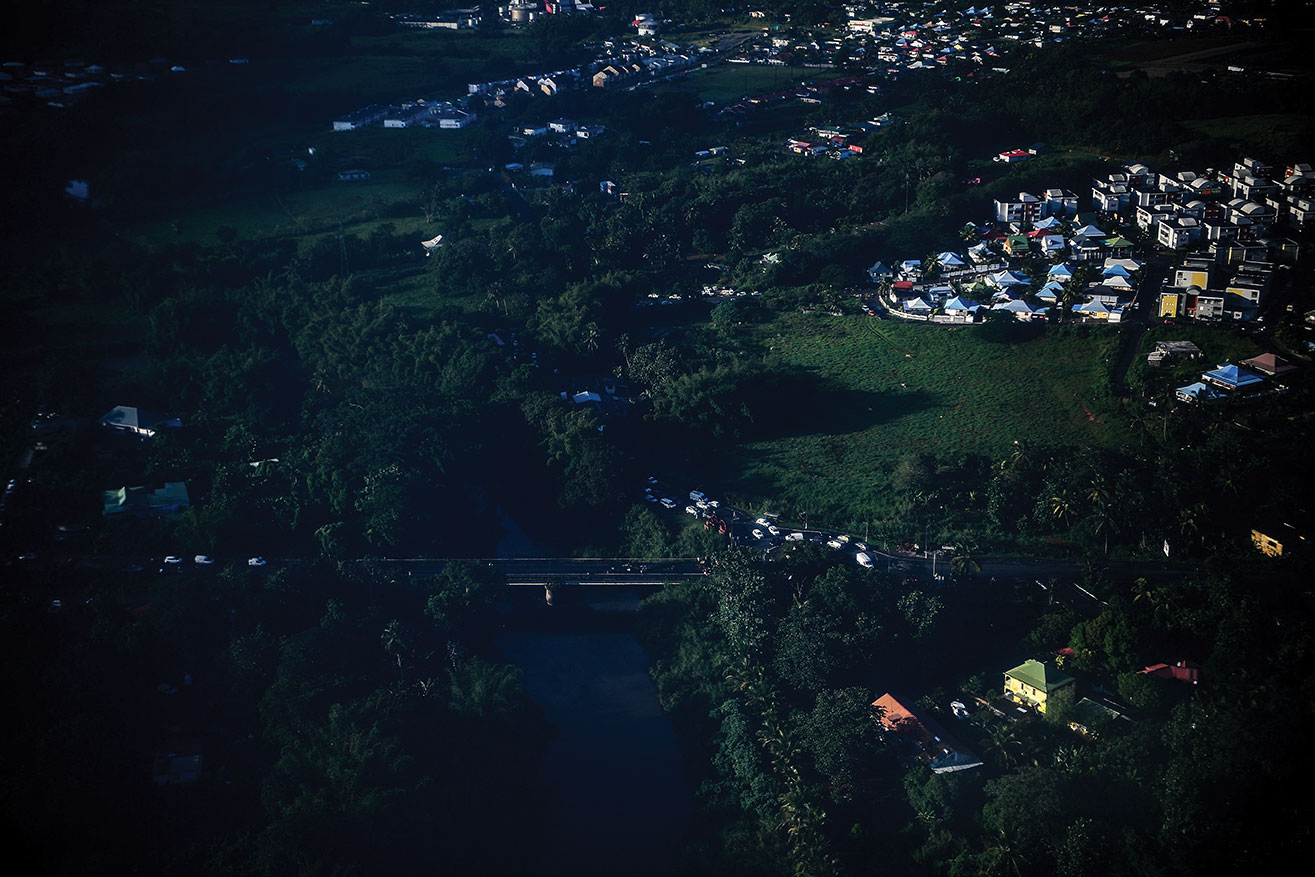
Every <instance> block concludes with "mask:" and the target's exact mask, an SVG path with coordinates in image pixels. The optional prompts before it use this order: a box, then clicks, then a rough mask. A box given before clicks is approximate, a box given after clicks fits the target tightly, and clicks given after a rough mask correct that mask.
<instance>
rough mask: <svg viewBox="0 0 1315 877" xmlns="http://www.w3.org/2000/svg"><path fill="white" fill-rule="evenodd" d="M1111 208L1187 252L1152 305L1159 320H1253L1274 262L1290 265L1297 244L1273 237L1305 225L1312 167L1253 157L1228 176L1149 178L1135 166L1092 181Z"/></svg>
mask: <svg viewBox="0 0 1315 877" xmlns="http://www.w3.org/2000/svg"><path fill="white" fill-rule="evenodd" d="M1095 182H1096V183H1097V184H1098V185H1097V187H1096V190H1095V191H1096V192H1097V193H1098V198H1100V197H1101V196H1103V197H1104V198H1105V199H1106V202H1107V204H1108V206H1109V208H1110V209H1111V210H1112V211H1122V212H1123V215H1125V216H1126V215H1127V214H1128V212H1129V211H1135V216H1136V221H1137V225H1138V227H1139V228H1141V229H1142V230H1143V231H1144V232H1145V233H1146V234H1147V235H1148V236H1153V237H1154V239H1155V241H1156V243H1157V244H1159V245H1160V246H1162V247H1165V248H1168V249H1175V250H1189V251H1190V252H1189V253H1187V254H1186V255H1185V256H1184V258H1183V260H1182V262H1181V263H1180V264H1179V265H1178V267H1177V269H1176V270H1175V272H1174V275H1173V282H1172V285H1167V286H1166V287H1165V289H1164V290H1163V291H1162V292H1161V293H1160V295H1159V299H1158V301H1157V302H1156V315H1157V316H1159V317H1162V318H1169V319H1174V318H1182V317H1186V318H1191V319H1196V320H1207V321H1209V320H1223V319H1231V320H1237V321H1248V320H1252V319H1255V318H1256V316H1257V313H1258V311H1259V310H1260V307H1261V304H1262V302H1263V300H1264V298H1265V296H1266V295H1267V294H1268V292H1269V290H1270V288H1271V286H1272V284H1273V280H1274V268H1275V265H1276V264H1283V263H1287V264H1291V263H1295V262H1296V260H1297V257H1298V255H1299V247H1298V245H1297V243H1296V242H1295V241H1293V240H1291V239H1289V238H1286V237H1282V236H1280V234H1279V232H1280V231H1281V230H1283V229H1286V230H1289V231H1292V232H1296V233H1300V232H1303V231H1305V230H1307V229H1309V228H1310V227H1311V216H1312V214H1311V210H1312V208H1313V207H1315V203H1313V202H1312V201H1311V200H1310V198H1312V197H1315V168H1313V167H1312V166H1311V165H1309V164H1291V165H1287V166H1286V167H1284V168H1282V169H1279V168H1276V167H1273V166H1270V165H1267V164H1265V163H1263V162H1260V161H1257V160H1256V159H1252V158H1244V159H1242V160H1241V161H1239V162H1237V163H1236V164H1235V165H1234V166H1233V168H1232V169H1231V171H1214V170H1207V171H1206V172H1205V173H1204V174H1197V173H1195V172H1191V171H1186V172H1182V173H1179V174H1176V175H1172V176H1171V175H1167V174H1158V175H1156V174H1152V173H1150V171H1149V170H1147V169H1146V168H1145V167H1144V166H1142V165H1130V166H1129V167H1128V169H1127V173H1124V174H1112V175H1110V178H1109V179H1106V180H1103V181H1095Z"/></svg>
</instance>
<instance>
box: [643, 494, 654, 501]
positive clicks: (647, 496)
mask: <svg viewBox="0 0 1315 877" xmlns="http://www.w3.org/2000/svg"><path fill="white" fill-rule="evenodd" d="M644 502H657V497H656V496H654V495H653V494H651V493H647V492H645V493H644Z"/></svg>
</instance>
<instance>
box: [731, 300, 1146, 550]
mask: <svg viewBox="0 0 1315 877" xmlns="http://www.w3.org/2000/svg"><path fill="white" fill-rule="evenodd" d="M1011 328H1012V327H1011ZM1020 328H1026V327H1020ZM1116 340H1117V339H1116V337H1115V335H1114V333H1113V332H1097V333H1091V334H1087V333H1085V332H1080V331H1076V330H1075V331H1062V330H1060V331H1057V330H1055V329H1053V328H1052V329H1049V330H1047V331H1046V332H1044V333H1036V334H1031V333H1029V337H1023V338H1019V339H1017V340H1012V341H1010V340H991V338H990V336H989V334H987V333H985V332H984V331H983V328H982V327H975V328H969V327H962V328H944V327H933V326H926V325H907V324H901V323H897V322H892V321H875V320H872V319H871V318H868V317H862V318H837V317H813V316H788V317H784V318H782V319H779V320H777V321H775V322H773V323H770V324H768V325H766V326H764V327H763V328H762V330H761V332H760V334H759V336H758V343H759V344H761V345H762V346H763V347H765V348H766V347H770V348H772V352H773V353H775V354H776V355H777V356H779V357H781V358H782V359H783V360H784V361H785V362H786V363H788V364H789V365H792V366H796V367H798V368H801V369H804V370H807V371H808V372H811V373H813V374H814V375H816V376H817V377H818V378H819V379H820V383H821V384H822V385H826V386H830V387H834V388H835V389H834V390H831V391H827V395H828V397H829V398H827V399H826V400H825V404H823V405H822V406H820V410H821V412H822V415H821V419H820V420H818V421H817V422H816V424H815V428H814V429H813V430H811V431H810V432H808V433H807V434H799V435H780V436H776V437H773V438H770V439H766V440H760V441H753V442H745V443H741V444H737V445H733V446H730V447H727V448H724V449H723V450H722V453H716V454H714V455H712V456H710V457H708V458H707V459H708V473H707V474H708V478H709V479H710V482H711V481H712V480H717V479H721V480H723V483H725V485H726V487H728V488H730V489H733V490H736V491H740V492H742V493H744V494H747V495H749V496H752V497H754V498H757V499H760V500H762V501H765V502H769V503H771V502H775V503H776V505H775V506H774V507H775V508H776V509H777V510H779V511H781V512H782V513H786V514H802V513H804V512H809V513H811V516H812V518H813V520H817V521H827V522H830V523H834V524H837V525H841V524H846V523H848V522H858V521H863V520H868V519H870V518H871V516H872V512H873V510H874V508H875V507H877V506H879V505H881V504H882V503H883V502H884V501H885V500H886V499H888V497H889V493H890V476H891V472H892V470H894V468H895V466H896V465H897V463H898V462H899V461H900V460H901V459H902V458H904V457H906V456H908V455H910V454H923V453H926V454H931V455H933V456H935V457H937V458H938V459H954V458H956V457H962V456H966V455H971V454H982V455H986V456H987V457H989V458H992V459H999V458H1000V457H1002V456H1003V455H1004V454H1005V453H1006V452H1007V449H1008V448H1010V447H1011V445H1012V444H1013V443H1014V442H1015V441H1024V442H1027V443H1029V444H1033V445H1035V444H1046V445H1095V446H1104V447H1112V446H1116V445H1118V444H1119V443H1120V442H1121V441H1122V440H1123V439H1124V438H1125V436H1126V430H1125V425H1124V423H1123V422H1122V420H1121V419H1120V416H1119V415H1118V414H1117V412H1116V411H1115V410H1114V408H1113V407H1112V405H1111V403H1110V400H1109V398H1108V392H1107V381H1106V375H1107V363H1108V362H1109V361H1110V358H1111V357H1112V356H1113V354H1114V351H1115V347H1116ZM794 401H796V400H791V399H782V400H781V404H782V405H789V404H792V403H793V402H794Z"/></svg>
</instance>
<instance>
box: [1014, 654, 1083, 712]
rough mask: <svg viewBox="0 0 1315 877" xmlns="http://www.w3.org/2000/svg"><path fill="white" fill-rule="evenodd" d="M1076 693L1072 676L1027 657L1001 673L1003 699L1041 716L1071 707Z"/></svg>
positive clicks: (1075, 682)
mask: <svg viewBox="0 0 1315 877" xmlns="http://www.w3.org/2000/svg"><path fill="white" fill-rule="evenodd" d="M1076 690H1077V680H1076V679H1074V678H1073V677H1072V676H1069V675H1067V674H1066V673H1063V672H1061V671H1060V670H1058V669H1056V668H1055V667H1052V666H1050V665H1049V664H1047V663H1045V662H1044V661H1037V660H1035V659H1031V658H1029V659H1028V660H1026V661H1024V662H1023V663H1022V664H1019V665H1018V666H1017V667H1014V668H1013V669H1012V670H1006V671H1005V674H1004V696H1005V698H1006V699H1007V700H1011V701H1013V702H1015V703H1019V704H1022V705H1023V706H1027V707H1031V708H1032V709H1034V710H1036V711H1037V712H1039V713H1041V714H1042V715H1045V714H1046V711H1047V710H1054V709H1057V708H1061V709H1062V708H1063V707H1066V706H1070V705H1072V703H1073V700H1074V694H1075V692H1076Z"/></svg>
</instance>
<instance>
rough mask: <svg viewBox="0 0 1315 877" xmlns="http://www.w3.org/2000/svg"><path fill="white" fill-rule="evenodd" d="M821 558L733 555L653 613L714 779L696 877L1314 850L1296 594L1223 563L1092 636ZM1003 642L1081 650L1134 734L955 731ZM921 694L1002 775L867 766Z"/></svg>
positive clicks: (1154, 590) (980, 716) (978, 722)
mask: <svg viewBox="0 0 1315 877" xmlns="http://www.w3.org/2000/svg"><path fill="white" fill-rule="evenodd" d="M825 550H826V549H820V550H819V549H811V550H810V549H807V548H805V549H802V550H800V551H798V552H796V553H794V554H791V555H789V556H788V557H786V558H784V559H783V560H781V561H780V562H778V563H773V564H770V565H761V564H759V563H755V562H754V561H753V560H752V559H750V558H747V557H745V556H743V555H735V554H731V555H726V556H723V557H721V558H719V560H718V562H717V563H716V564H715V566H714V568H713V571H712V573H711V574H710V575H709V576H707V577H706V579H705V580H702V581H699V582H698V583H696V584H693V585H680V586H677V587H669V588H667V589H666V590H664V591H663V592H662V594H661V595H659V596H657V597H654V598H651V599H650V600H649V601H648V602H646V603H645V605H644V607H643V610H642V613H641V624H642V632H643V637H644V639H645V641H646V642H647V643H648V644H649V647H650V649H651V653H652V655H653V658H654V664H653V674H654V678H655V680H656V681H657V684H658V689H659V691H660V693H661V697H662V701H663V705H664V706H665V707H666V709H667V710H668V711H669V712H670V713H671V715H672V717H673V720H674V721H676V722H677V724H678V726H680V727H681V729H682V731H684V732H685V733H686V735H687V737H688V739H689V740H690V741H691V744H690V745H691V747H692V748H693V749H695V751H696V760H697V763H699V764H701V765H703V766H704V767H703V773H702V774H701V776H702V777H703V781H702V784H701V786H700V787H699V795H698V811H697V813H696V818H695V824H696V825H698V826H699V828H698V829H697V830H696V832H695V837H694V839H693V841H692V844H691V847H690V855H689V859H688V861H687V862H686V866H687V869H688V872H689V873H694V874H718V873H737V874H741V873H742V874H790V873H794V874H832V873H848V874H869V873H874V872H876V871H881V872H883V873H895V874H905V873H907V874H924V873H933V874H951V875H976V874H1091V873H1101V874H1157V875H1173V874H1184V875H1187V874H1204V873H1217V872H1218V871H1219V870H1220V869H1221V868H1223V869H1225V870H1227V869H1229V868H1231V865H1224V864H1223V863H1238V862H1247V863H1249V864H1250V865H1254V866H1255V867H1258V868H1261V869H1262V870H1269V869H1281V868H1283V867H1286V866H1287V865H1288V864H1290V863H1292V862H1294V861H1297V860H1298V859H1299V858H1300V857H1301V856H1302V855H1304V851H1306V850H1308V849H1309V844H1310V834H1309V830H1308V829H1307V828H1306V823H1307V822H1308V820H1309V815H1310V807H1309V804H1307V803H1306V802H1304V801H1301V800H1300V799H1299V798H1294V797H1293V796H1292V795H1290V794H1289V793H1288V791H1287V789H1288V787H1289V785H1290V784H1291V783H1292V782H1302V781H1304V780H1305V779H1308V778H1310V777H1311V774H1312V767H1313V765H1312V762H1311V759H1310V757H1309V756H1308V755H1307V754H1306V752H1305V747H1304V746H1303V745H1302V743H1301V741H1302V738H1303V733H1304V732H1303V730H1302V729H1303V727H1304V726H1305V724H1306V723H1308V722H1309V721H1310V685H1311V681H1310V680H1311V678H1312V677H1311V670H1312V665H1311V662H1312V659H1313V658H1315V653H1313V652H1312V646H1313V645H1315V642H1313V641H1312V637H1311V633H1310V629H1309V625H1308V623H1307V621H1308V619H1309V613H1310V610H1311V605H1310V594H1309V591H1308V590H1306V588H1305V583H1304V582H1303V581H1296V582H1293V581H1290V580H1286V579H1283V578H1277V577H1274V576H1271V575H1268V574H1265V573H1260V572H1258V571H1257V570H1256V569H1255V568H1254V566H1253V565H1244V566H1239V565H1234V564H1219V565H1215V566H1212V567H1210V568H1209V569H1207V570H1205V571H1203V572H1201V573H1199V574H1196V575H1193V576H1190V577H1188V578H1186V579H1182V580H1178V581H1174V582H1171V583H1165V584H1160V585H1150V584H1148V583H1147V582H1145V581H1140V582H1138V583H1137V584H1136V585H1135V586H1134V587H1133V588H1131V589H1129V590H1126V591H1114V592H1112V593H1111V594H1110V599H1109V601H1108V604H1107V605H1106V606H1105V608H1103V609H1102V610H1101V611H1100V613H1099V614H1097V615H1095V616H1091V617H1083V616H1081V615H1078V614H1075V613H1074V611H1073V610H1072V609H1066V608H1060V607H1057V606H1054V605H1046V604H1045V603H1044V601H1043V602H1041V603H1035V602H1030V601H1029V600H1027V599H1022V600H1020V599H1017V597H1014V598H1013V599H1012V600H1001V599H1000V597H1001V596H1006V597H1007V594H1006V595H1001V594H997V593H992V587H993V586H989V585H987V584H986V583H985V582H980V583H978V584H977V585H976V586H974V587H973V588H972V589H970V590H969V591H962V590H961V591H959V592H956V593H954V594H953V595H947V596H945V597H942V596H940V595H937V594H935V593H928V592H926V591H922V590H918V589H914V590H909V589H908V588H907V587H904V586H901V585H900V583H899V582H897V581H895V580H893V579H889V578H884V577H882V576H880V575H878V574H875V573H872V572H871V571H866V570H855V569H854V568H853V567H852V565H848V566H847V565H844V564H843V563H840V562H837V561H835V560H833V559H831V558H829V557H827V556H826V555H825V554H824V553H823V552H825ZM1257 582H1263V583H1264V585H1263V588H1257V587H1256V584H1255V583H1257ZM984 623H990V624H991V626H992V627H993V628H994V629H995V632H994V633H993V634H991V635H990V638H989V639H988V638H985V637H983V631H982V626H983V624H984ZM1010 629H1013V630H1015V631H1019V630H1022V631H1025V633H1024V635H1023V637H1022V639H1021V640H1020V641H1018V642H1017V643H1008V644H1007V648H1008V650H1009V653H1010V654H1013V655H1026V654H1035V655H1047V654H1049V653H1051V652H1053V651H1054V650H1056V649H1059V648H1065V647H1071V648H1072V650H1073V652H1074V657H1073V658H1072V659H1070V662H1069V663H1068V664H1066V668H1067V669H1069V670H1071V671H1074V672H1077V673H1079V674H1080V675H1082V676H1083V677H1084V678H1086V679H1088V680H1091V681H1093V682H1097V681H1098V682H1100V683H1101V684H1103V685H1104V687H1105V690H1106V691H1108V692H1117V696H1118V697H1120V698H1122V699H1124V700H1125V701H1126V702H1127V703H1128V704H1129V705H1130V706H1131V708H1130V709H1129V712H1130V713H1131V714H1132V715H1134V716H1135V718H1136V720H1135V721H1127V720H1126V719H1125V720H1119V721H1109V722H1107V723H1105V724H1103V725H1101V726H1100V727H1099V728H1097V729H1095V730H1096V731H1097V733H1096V735H1095V736H1089V737H1080V736H1078V735H1076V734H1074V733H1072V732H1071V731H1069V730H1068V728H1067V727H1066V726H1065V723H1066V721H1067V719H1068V718H1069V715H1068V714H1066V713H1062V712H1057V711H1052V712H1050V713H1047V715H1046V717H1045V720H1032V721H1024V722H1017V723H1015V722H1012V721H1010V720H1008V719H1004V718H997V717H996V716H994V715H992V714H991V713H990V712H988V711H986V710H984V709H980V710H979V709H976V705H974V711H973V712H974V716H973V717H972V718H971V719H969V720H967V721H960V720H956V719H954V718H952V717H951V716H950V710H949V706H948V704H949V701H950V699H952V698H953V697H955V696H965V697H966V695H962V694H961V692H965V691H966V692H969V693H971V694H973V695H977V696H981V697H984V698H991V697H993V696H994V695H998V692H999V679H1000V676H999V673H1000V672H1002V671H1003V670H1004V669H1007V668H1008V666H1009V664H1007V663H1001V664H1000V665H998V666H995V667H989V666H985V665H983V664H982V663H981V661H982V659H983V658H984V657H985V654H983V653H980V652H977V651H976V650H975V649H974V648H973V647H974V646H976V645H981V644H984V643H989V642H990V641H991V639H994V640H995V645H996V647H998V646H999V640H1000V638H1001V637H1002V636H1007V635H1008V634H1007V632H1008V631H1009V630H1010ZM987 648H989V645H988V646H987ZM1166 655H1193V656H1195V657H1196V658H1197V659H1199V660H1200V661H1201V665H1202V670H1201V683H1200V685H1199V686H1191V685H1184V684H1183V683H1181V682H1175V681H1172V680H1162V679H1153V678H1151V677H1148V676H1145V675H1140V674H1139V673H1138V672H1137V671H1138V670H1140V669H1141V668H1142V667H1143V666H1145V665H1147V664H1149V663H1151V662H1153V661H1155V660H1157V659H1162V657H1163V656H1166ZM1261 667H1263V668H1264V669H1263V671H1259V670H1258V669H1257V668H1261ZM965 668H976V670H975V671H974V670H971V669H970V670H968V672H967V673H965ZM873 685H879V686H881V687H880V688H874V687H871V686H873ZM915 685H925V686H928V687H927V689H926V690H927V691H929V692H930V693H929V694H927V695H925V696H924V697H923V698H921V699H920V703H921V704H922V705H923V706H924V707H925V708H926V709H927V710H928V711H929V712H930V713H932V714H933V715H936V716H939V717H940V718H941V721H942V723H943V724H945V725H946V726H947V727H950V728H951V730H952V732H953V733H954V734H956V735H958V736H959V737H961V738H962V739H963V740H966V741H968V743H969V745H970V746H972V747H973V751H975V752H977V753H979V754H980V755H981V756H982V757H983V759H984V760H985V762H986V766H985V767H983V768H979V769H977V770H969V771H963V772H959V773H933V772H932V771H931V770H930V769H928V768H927V767H925V766H923V765H921V764H916V763H915V764H914V765H913V766H911V767H909V768H908V769H907V771H903V770H901V769H899V768H898V767H897V766H896V765H895V763H894V762H893V761H892V760H887V759H879V758H873V753H874V752H876V751H880V749H881V743H880V742H879V741H880V739H881V734H880V730H879V728H880V726H879V724H878V721H877V715H876V714H875V711H874V709H873V708H872V706H871V702H872V700H873V699H874V698H875V697H876V696H878V695H880V694H881V693H882V692H883V691H884V690H886V687H887V686H889V689H890V690H893V691H902V690H904V687H905V686H909V687H912V686H915ZM914 690H917V689H914ZM968 699H969V700H970V702H971V698H968ZM890 745H892V746H893V745H894V744H893V741H892V743H891V744H890ZM1281 802H1284V803H1281Z"/></svg>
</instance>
